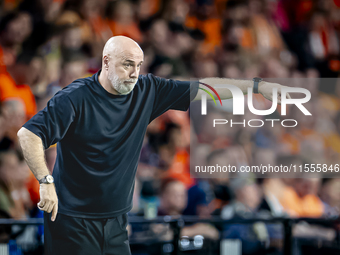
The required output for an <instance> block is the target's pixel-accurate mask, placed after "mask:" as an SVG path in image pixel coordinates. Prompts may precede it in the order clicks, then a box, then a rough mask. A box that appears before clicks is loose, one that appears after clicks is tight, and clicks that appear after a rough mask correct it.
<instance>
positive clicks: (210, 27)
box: [185, 16, 222, 54]
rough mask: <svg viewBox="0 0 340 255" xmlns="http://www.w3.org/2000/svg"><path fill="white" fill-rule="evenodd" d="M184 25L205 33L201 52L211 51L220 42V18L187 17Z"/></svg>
mask: <svg viewBox="0 0 340 255" xmlns="http://www.w3.org/2000/svg"><path fill="white" fill-rule="evenodd" d="M185 25H186V26H187V27H189V28H193V29H199V30H201V31H202V32H203V33H204V34H205V41H204V44H203V46H202V47H203V49H202V51H203V53H205V54H207V53H212V52H214V51H215V48H216V47H217V46H219V45H220V44H221V39H222V38H221V29H222V24H221V19H217V18H212V19H207V20H199V19H197V18H196V17H193V16H192V17H187V19H186V21H185Z"/></svg>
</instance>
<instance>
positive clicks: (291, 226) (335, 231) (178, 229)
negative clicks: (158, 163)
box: [0, 216, 340, 255]
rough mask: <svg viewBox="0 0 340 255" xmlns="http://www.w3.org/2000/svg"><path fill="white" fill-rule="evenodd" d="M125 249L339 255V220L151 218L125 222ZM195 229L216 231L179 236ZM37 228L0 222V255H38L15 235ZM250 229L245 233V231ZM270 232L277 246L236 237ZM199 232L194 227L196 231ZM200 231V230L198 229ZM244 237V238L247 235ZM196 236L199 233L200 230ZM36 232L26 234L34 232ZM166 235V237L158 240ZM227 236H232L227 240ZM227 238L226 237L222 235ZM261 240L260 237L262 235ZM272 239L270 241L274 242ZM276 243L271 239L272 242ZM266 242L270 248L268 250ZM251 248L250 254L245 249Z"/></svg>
mask: <svg viewBox="0 0 340 255" xmlns="http://www.w3.org/2000/svg"><path fill="white" fill-rule="evenodd" d="M129 223H130V225H129V232H130V233H132V234H131V236H130V245H131V250H132V254H136V255H137V254H138V255H142V254H143V255H146V254H150V255H152V254H164V255H165V254H169V255H170V254H176V255H178V254H204V255H209V254H221V255H226V254H227V255H240V254H261V255H262V254H270V255H274V254H275V255H276V254H278V255H281V254H282V255H304V254H308V255H314V254H315V255H318V254H327V255H333V254H334V255H335V254H337V255H338V254H340V218H336V219H311V218H299V219H288V218H270V219H260V218H257V219H254V218H252V219H231V220H223V219H221V218H220V217H211V218H209V219H200V218H198V217H192V216H183V217H181V218H174V217H171V216H165V217H157V218H155V219H151V220H146V219H144V218H143V217H137V216H130V217H129ZM197 223H200V225H199V226H203V225H204V224H209V226H212V227H213V228H215V229H217V230H218V233H219V237H218V238H217V239H216V238H215V239H214V238H209V237H208V238H205V237H204V235H205V233H198V234H196V235H194V236H193V235H191V236H183V235H182V236H181V233H182V234H183V233H184V230H185V228H188V229H190V228H191V229H192V228H193V226H195V224H197ZM41 225H43V220H42V219H28V220H13V219H0V227H1V230H5V229H6V227H7V229H8V227H11V229H12V230H13V228H16V231H14V232H12V233H11V236H10V238H9V239H10V241H9V242H7V243H3V244H0V255H30V254H32V255H33V254H36V255H39V254H44V253H43V238H41V239H40V240H36V242H35V243H32V244H29V243H26V244H25V243H21V244H20V242H18V243H16V241H15V240H16V239H17V238H19V237H20V234H22V233H23V232H25V231H27V229H29V228H28V227H33V226H35V228H37V229H38V226H40V228H41ZM249 226H251V228H249ZM273 227H275V229H276V230H278V229H279V230H280V231H276V233H280V232H281V233H280V234H279V235H277V236H275V238H276V241H277V239H280V240H278V243H277V245H276V246H275V247H270V245H269V244H268V242H266V241H263V240H264V239H263V240H262V241H261V240H260V241H259V242H258V243H257V244H258V245H257V246H256V243H254V242H252V241H251V239H249V240H250V241H249V240H247V238H244V237H242V235H241V233H242V232H245V233H246V235H248V234H249V233H250V232H252V231H253V230H254V229H255V232H258V233H257V234H258V235H259V236H261V231H262V232H265V230H266V229H270V228H273ZM198 229H199V228H198ZM203 229H204V228H203ZM248 230H250V231H249V233H247V231H248ZM200 231H202V228H201V230H200ZM37 232H38V231H35V232H32V233H37ZM169 233H170V235H169V236H170V238H169V236H168V237H162V235H164V236H166V235H168V234H169ZM230 233H233V234H232V235H230ZM228 235H229V236H228ZM262 236H265V235H263V233H262ZM275 238H273V239H275ZM276 241H273V240H271V242H272V243H273V242H274V243H275V242H276ZM272 243H271V245H272ZM252 245H253V246H254V247H257V248H256V249H255V248H254V250H253V251H254V252H252V250H251V247H252Z"/></svg>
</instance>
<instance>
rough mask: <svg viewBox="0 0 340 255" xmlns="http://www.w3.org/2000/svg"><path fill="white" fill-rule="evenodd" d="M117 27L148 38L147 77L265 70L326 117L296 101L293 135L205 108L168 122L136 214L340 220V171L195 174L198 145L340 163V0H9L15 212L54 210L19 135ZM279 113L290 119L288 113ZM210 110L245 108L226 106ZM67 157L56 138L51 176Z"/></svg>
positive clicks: (0, 104) (268, 160)
mask: <svg viewBox="0 0 340 255" xmlns="http://www.w3.org/2000/svg"><path fill="white" fill-rule="evenodd" d="M114 35H125V36H128V37H131V38H132V39H134V40H136V41H137V42H138V43H139V44H140V45H141V47H142V49H143V51H144V58H145V60H144V63H143V65H142V67H141V74H145V73H148V72H151V73H153V74H154V75H157V76H160V77H165V78H173V79H181V80H189V79H190V78H199V77H226V78H234V79H252V78H253V77H256V76H259V77H263V78H274V79H278V81H280V82H281V83H282V82H289V83H290V84H285V85H288V86H298V87H305V88H307V89H309V90H310V91H311V93H312V100H311V101H310V102H309V103H308V104H306V107H307V108H308V109H309V110H310V111H312V112H313V116H312V117H308V118H307V117H305V116H304V115H302V114H301V112H300V111H299V110H298V109H293V108H292V109H290V110H289V112H288V116H287V119H289V118H294V119H297V120H298V122H299V125H298V126H297V127H296V128H291V129H289V128H288V129H287V128H282V127H280V126H277V127H275V128H270V126H264V127H261V128H228V127H226V126H221V127H219V128H218V129H216V130H217V131H216V132H213V133H212V132H211V129H210V128H209V127H208V125H204V123H210V122H209V121H208V120H206V121H205V122H201V121H197V120H196V122H195V116H194V115H193V116H192V121H193V123H192V125H191V126H190V125H189V124H190V116H189V112H178V111H169V112H167V113H165V114H163V115H162V116H161V117H159V118H157V119H156V120H154V121H153V122H152V123H151V124H150V125H149V127H148V129H147V134H146V136H145V140H144V146H143V149H142V153H141V157H140V164H139V167H138V171H137V177H136V187H135V194H134V207H133V209H132V211H131V215H144V216H145V217H146V218H153V217H155V216H157V215H174V216H177V215H197V216H199V217H203V218H206V217H210V215H220V216H222V217H223V218H224V219H230V218H234V217H245V218H251V217H259V216H261V215H267V216H266V217H269V216H289V217H333V216H337V215H339V211H340V178H321V177H322V176H320V177H318V176H314V178H290V179H288V178H286V179H285V178H281V179H280V178H266V179H256V178H251V177H249V176H247V177H242V178H237V179H234V178H229V176H225V175H223V176H217V177H216V178H210V179H199V178H191V177H190V153H191V160H192V161H193V160H194V161H195V162H200V164H201V165H204V164H210V165H214V164H217V163H219V164H220V165H227V164H232V165H238V166H240V165H258V164H272V165H279V164H291V163H294V164H296V165H299V164H303V163H309V164H311V163H316V164H318V163H327V164H329V165H330V164H333V165H334V164H336V163H338V164H339V163H340V111H339V109H340V100H339V97H340V84H339V82H338V81H337V79H336V78H337V77H338V76H339V72H340V1H339V0H294V1H293V0H215V1H213V0H172V1H166V0H130V1H112V0H3V1H1V2H0V110H1V111H0V212H1V213H0V215H1V217H2V218H17V219H19V218H20V219H22V218H29V217H40V216H41V212H39V210H37V208H36V204H37V202H38V201H39V184H38V182H37V181H36V180H35V178H34V176H33V175H32V174H31V173H30V171H29V169H28V166H27V165H26V163H25V162H24V159H23V156H22V154H21V153H20V150H19V149H18V141H17V137H16V133H17V131H18V130H19V128H20V127H21V126H22V125H23V124H24V123H25V122H26V121H27V120H28V119H29V118H30V117H32V116H33V115H34V114H35V113H37V111H39V110H41V109H43V108H44V107H45V106H46V103H47V101H48V100H49V99H50V98H51V97H52V96H53V95H54V94H55V93H56V92H57V91H58V90H60V89H62V88H63V87H65V86H67V85H68V84H69V83H71V82H72V81H73V80H75V79H77V78H80V77H87V76H90V75H92V74H93V73H95V72H97V71H98V70H99V69H100V68H101V54H102V49H103V46H104V44H105V42H106V41H107V40H108V39H109V38H110V37H111V36H114ZM326 78H327V79H326ZM280 79H281V80H280ZM285 79H286V80H285ZM306 81H307V82H306ZM256 104H257V107H258V108H261V107H262V108H263V109H268V107H270V102H268V101H266V100H264V99H263V98H261V96H256ZM192 107H196V108H197V107H199V106H198V105H197V104H196V105H195V103H194V104H193V105H192ZM209 111H210V109H209ZM275 114H276V115H275ZM272 117H273V118H278V119H280V118H281V116H280V115H279V114H278V112H275V113H274V114H273V116H272ZM209 118H211V119H214V118H215V119H217V118H219V119H231V118H233V116H232V114H231V113H230V111H228V110H226V109H214V110H211V111H210V113H209ZM245 118H246V119H251V118H253V116H251V114H247V115H246V116H245ZM256 118H258V116H257V117H256ZM198 123H199V124H198ZM190 139H191V141H190ZM190 143H191V144H190ZM190 145H191V146H190ZM190 148H191V151H190ZM55 157H56V148H55V146H52V147H50V148H49V149H48V150H46V162H47V165H48V167H49V169H50V171H52V170H53V165H54V161H55ZM197 164H198V163H197ZM198 165H199V164H198ZM267 177H268V176H267ZM269 177H270V176H269ZM297 177H301V176H297ZM113 199H114V198H113ZM39 215H40V216H39ZM254 229H255V228H254ZM252 231H253V232H254V235H256V233H257V232H258V231H255V230H252ZM231 232H233V231H232V229H229V230H228V231H225V235H226V236H228V235H229V234H230V233H231ZM236 232H238V233H242V231H240V229H238V230H237V231H236ZM192 233H195V234H197V233H200V234H202V235H207V236H209V237H210V238H218V234H217V233H216V231H215V229H214V228H211V226H208V225H204V224H201V225H193V226H188V227H187V228H185V229H184V230H183V234H184V235H188V236H190V235H191V234H192ZM228 233H229V234H228ZM233 233H234V232H233ZM254 249H255V248H254Z"/></svg>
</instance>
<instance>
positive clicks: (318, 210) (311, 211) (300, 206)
mask: <svg viewBox="0 0 340 255" xmlns="http://www.w3.org/2000/svg"><path fill="white" fill-rule="evenodd" d="M280 202H281V205H282V206H283V208H284V209H285V210H286V211H287V212H288V213H289V214H290V215H291V216H294V217H311V218H314V217H315V218H317V217H321V216H322V214H323V212H324V206H323V203H322V201H321V200H320V199H319V198H318V197H317V196H315V195H312V194H309V195H306V196H304V197H299V196H298V194H297V193H296V191H295V190H294V189H293V188H291V187H287V188H286V189H285V191H284V192H283V195H282V199H281V201H280Z"/></svg>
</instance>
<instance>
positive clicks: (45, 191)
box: [38, 184, 58, 221]
mask: <svg viewBox="0 0 340 255" xmlns="http://www.w3.org/2000/svg"><path fill="white" fill-rule="evenodd" d="M39 191H40V202H39V203H38V208H39V209H40V210H43V211H45V212H48V213H50V212H52V217H51V220H52V221H55V219H56V217H57V213H58V197H57V193H56V191H55V187H54V184H40V190H39Z"/></svg>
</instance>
